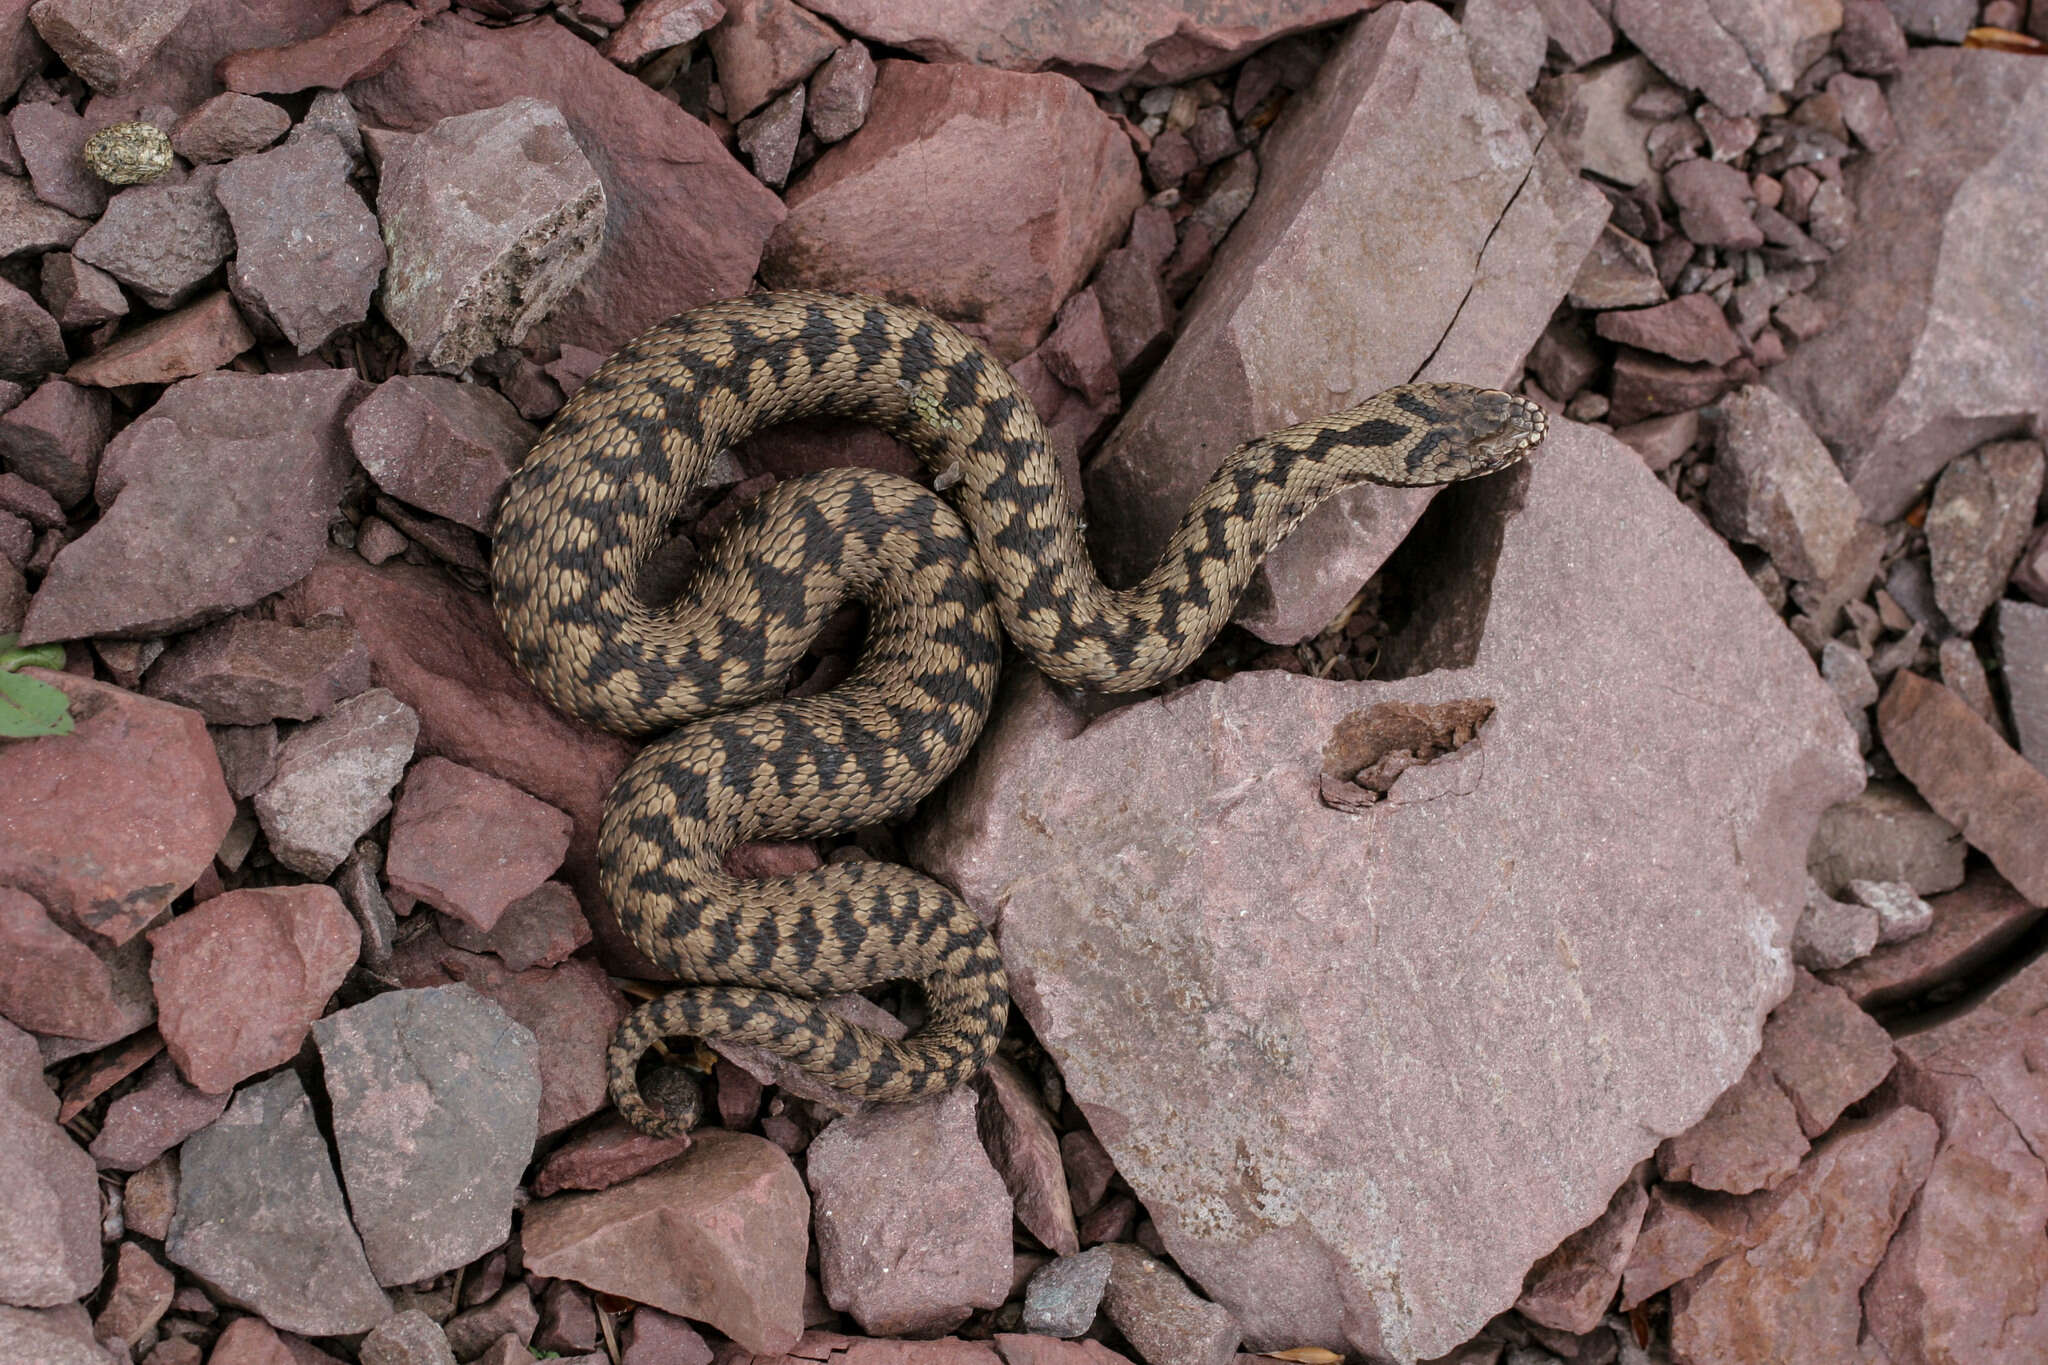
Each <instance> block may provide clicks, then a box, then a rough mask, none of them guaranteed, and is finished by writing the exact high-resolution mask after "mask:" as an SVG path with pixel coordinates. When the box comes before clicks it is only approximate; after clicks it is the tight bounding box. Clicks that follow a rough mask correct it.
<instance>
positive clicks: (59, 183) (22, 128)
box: [7, 101, 107, 236]
mask: <svg viewBox="0 0 2048 1365" xmlns="http://www.w3.org/2000/svg"><path fill="white" fill-rule="evenodd" d="M7 123H8V127H9V129H10V130H11V131H12V132H13V134H14V145H15V147H16V148H17V149H19V152H20V156H21V159H22V162H23V164H25V165H26V166H27V167H28V178H29V182H30V183H31V184H33V185H34V186H35V187H36V197H37V198H38V199H41V200H42V201H43V202H44V203H45V204H54V205H56V206H57V207H58V208H60V209H62V210H64V211H65V212H66V213H71V214H76V215H77V216H78V217H80V218H97V217H99V216H100V214H101V212H103V211H104V210H105V209H106V207H107V182H106V181H104V180H102V179H100V178H99V177H98V176H96V175H94V174H93V173H92V172H91V171H89V170H87V169H86V168H85V140H86V138H87V137H89V136H90V135H91V134H92V131H93V130H92V127H91V125H90V124H88V123H87V122H86V121H85V120H84V119H82V118H80V117H79V116H78V115H77V114H75V113H73V112H72V110H71V106H70V105H68V104H65V103H63V102H61V101H59V102H57V103H54V104H43V103H38V102H33V101H32V102H28V103H24V104H19V105H16V106H15V109H14V113H13V115H12V116H11V117H10V118H9V119H8V121H7ZM87 235H88V236H89V235H91V234H87Z"/></svg>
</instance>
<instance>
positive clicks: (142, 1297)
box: [93, 1242, 177, 1348]
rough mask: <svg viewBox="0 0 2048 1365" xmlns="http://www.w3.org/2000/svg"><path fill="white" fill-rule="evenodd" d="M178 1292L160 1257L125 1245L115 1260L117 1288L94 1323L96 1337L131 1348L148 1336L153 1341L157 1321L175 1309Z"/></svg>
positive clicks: (122, 1244)
mask: <svg viewBox="0 0 2048 1365" xmlns="http://www.w3.org/2000/svg"><path fill="white" fill-rule="evenodd" d="M176 1288H177V1285H176V1283H175V1282H174V1281H173V1280H172V1278H171V1272H170V1271H168V1270H165V1269H164V1268H163V1266H161V1265H159V1264H158V1263H157V1259H156V1257H154V1256H152V1255H150V1254H149V1253H148V1252H146V1251H144V1250H143V1249H142V1248H141V1247H139V1246H137V1245H136V1244H135V1243H133V1242H123V1243H121V1250H120V1251H119V1252H118V1253H117V1254H116V1256H115V1262H114V1286H113V1288H112V1289H111V1290H109V1291H108V1294H107V1302H106V1306H105V1307H104V1308H102V1309H100V1314H99V1316H98V1317H97V1318H95V1319H94V1320H93V1334H94V1335H95V1336H97V1337H98V1338H99V1339H100V1340H101V1341H124V1342H126V1343H127V1344H128V1345H129V1347H130V1348H133V1347H135V1346H136V1345H137V1344H139V1343H140V1342H141V1341H142V1339H143V1338H144V1337H146V1336H149V1337H153V1336H154V1334H155V1330H156V1324H157V1320H158V1319H160V1318H162V1317H163V1315H164V1313H165V1311H166V1310H168V1309H169V1308H170V1306H171V1294H172V1292H173V1291H174V1290H175V1289H176Z"/></svg>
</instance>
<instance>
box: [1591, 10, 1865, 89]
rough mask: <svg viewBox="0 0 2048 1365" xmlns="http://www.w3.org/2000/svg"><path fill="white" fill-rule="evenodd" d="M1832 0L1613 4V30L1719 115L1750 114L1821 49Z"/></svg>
mask: <svg viewBox="0 0 2048 1365" xmlns="http://www.w3.org/2000/svg"><path fill="white" fill-rule="evenodd" d="M1841 24H1842V6H1841V4H1840V0H1615V5H1614V26H1615V27H1616V28H1618V29H1620V30H1621V31H1622V32H1623V33H1624V34H1626V35H1627V36H1628V39H1629V41H1631V42H1633V43H1634V44H1635V45H1636V46H1637V47H1640V48H1641V49H1642V50H1643V51H1644V52H1645V53H1647V54H1649V57H1650V60H1651V61H1653V62H1655V63H1656V64H1657V66H1658V68H1659V69H1660V70H1662V71H1663V72H1664V74H1665V75H1667V76H1669V77H1671V79H1672V80H1674V81H1676V82H1677V83H1678V84H1680V85H1682V86H1685V87H1686V88H1688V89H1692V90H1698V91H1699V92H1700V93H1701V94H1703V95H1705V96H1706V97H1707V98H1708V99H1709V100H1711V101H1713V103H1714V104H1715V105H1716V106H1718V107H1719V108H1720V109H1721V110H1722V111H1723V112H1725V113H1729V114H1734V115H1738V116H1740V115H1758V114H1762V113H1764V112H1766V111H1767V110H1768V109H1769V107H1770V97H1771V94H1772V92H1774V91H1785V90H1790V89H1791V88H1792V85H1793V83H1794V82H1795V81H1796V80H1798V78H1799V73H1800V72H1801V71H1804V70H1805V69H1806V66H1807V64H1808V63H1809V62H1811V61H1812V60H1813V59H1814V58H1816V57H1818V56H1820V55H1821V53H1822V52H1824V51H1826V49H1827V46H1828V39H1829V38H1830V37H1831V36H1832V35H1833V33H1834V31H1835V30H1836V29H1837V28H1840V27H1841Z"/></svg>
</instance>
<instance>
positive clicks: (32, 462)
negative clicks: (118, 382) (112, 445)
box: [0, 256, 114, 507]
mask: <svg viewBox="0 0 2048 1365" xmlns="http://www.w3.org/2000/svg"><path fill="white" fill-rule="evenodd" d="M53 259H55V257H51V256H45V257H44V258H43V260H44V262H45V264H46V265H47V263H48V262H49V261H51V260H53ZM65 259H67V260H68V259H70V258H69V257H66V258H65ZM80 268H81V269H84V270H90V269H92V267H91V266H82V267H80ZM44 278H45V280H46V281H47V279H48V273H47V270H46V271H45V275H44ZM113 406H114V405H113V400H112V399H111V398H109V397H108V396H107V395H106V394H105V393H102V392H101V391H100V390H98V389H88V388H82V387H80V386H79V385H77V384H73V383H70V382H69V381H67V380H63V379H50V380H45V381H44V382H43V383H42V384H40V385H38V386H37V388H36V391H35V392H34V393H32V394H30V395H29V396H28V397H26V398H24V399H22V400H21V401H20V402H19V403H17V404H15V405H14V406H13V407H11V408H9V409H8V410H7V412H6V414H5V415H4V416H0V462H4V463H5V465H6V467H7V470H8V472H9V473H12V474H19V475H20V476H21V477H22V478H24V479H27V480H28V481H29V482H30V483H32V484H35V485H36V486H37V487H38V488H41V489H43V490H45V491H46V492H48V493H49V494H50V496H51V497H54V498H55V499H56V500H57V501H58V502H59V503H62V504H63V505H64V506H66V507H76V506H77V505H78V504H79V503H82V502H84V501H85V499H86V497H87V496H88V495H89V494H91V492H92V481H93V475H94V474H96V473H97V472H98V470H99V463H100V452H101V451H102V450H104V449H105V448H106V444H107V438H108V437H109V436H110V435H112V434H113V430H114V415H113Z"/></svg>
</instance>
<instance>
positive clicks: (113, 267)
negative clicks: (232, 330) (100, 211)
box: [71, 170, 235, 308]
mask: <svg viewBox="0 0 2048 1365" xmlns="http://www.w3.org/2000/svg"><path fill="white" fill-rule="evenodd" d="M217 175H218V172H216V171H213V170H202V171H198V172H195V173H194V174H193V176H192V178H191V179H189V180H183V181H175V182H160V183H157V184H154V185H137V186H135V187H134V188H132V189H126V190H123V191H121V192H120V193H119V194H117V195H115V196H114V197H113V199H111V200H110V201H108V204H107V211H106V213H105V214H104V215H103V216H102V217H101V218H100V220H99V221H98V222H96V223H94V224H93V225H92V230H91V231H90V232H87V233H86V234H85V235H84V236H83V237H80V238H79V239H78V241H77V242H76V243H75V244H73V246H72V249H71V254H72V255H74V256H76V257H77V258H78V259H79V260H81V261H84V262H85V263H86V264H87V265H93V266H98V267H99V268H100V269H101V270H104V271H106V272H107V273H108V274H109V275H112V276H113V277H114V278H115V279H117V280H119V281H120V282H121V283H123V284H125V285H127V286H128V287H129V288H131V289H133V290H134V291H135V292H136V293H137V294H138V295H140V296H141V298H142V301H143V302H144V303H146V304H148V305H149V306H150V307H152V308H175V307H176V306H177V305H179V304H181V303H183V302H184V301H185V300H186V299H188V298H190V297H192V295H193V294H194V293H195V292H196V291H197V290H198V288H199V286H200V285H202V284H204V283H205V282H206V280H207V279H208V277H210V276H211V275H212V274H213V272H214V271H216V270H218V269H219V268H220V263H221V262H222V261H225V260H226V259H227V258H228V257H229V256H231V255H233V254H234V251H235V235H234V229H233V226H232V225H231V224H230V222H229V220H228V215H227V213H226V212H225V211H224V210H223V209H222V208H221V206H220V203H219V201H218V200H217V199H215V198H214V186H215V184H216V177H217Z"/></svg>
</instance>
